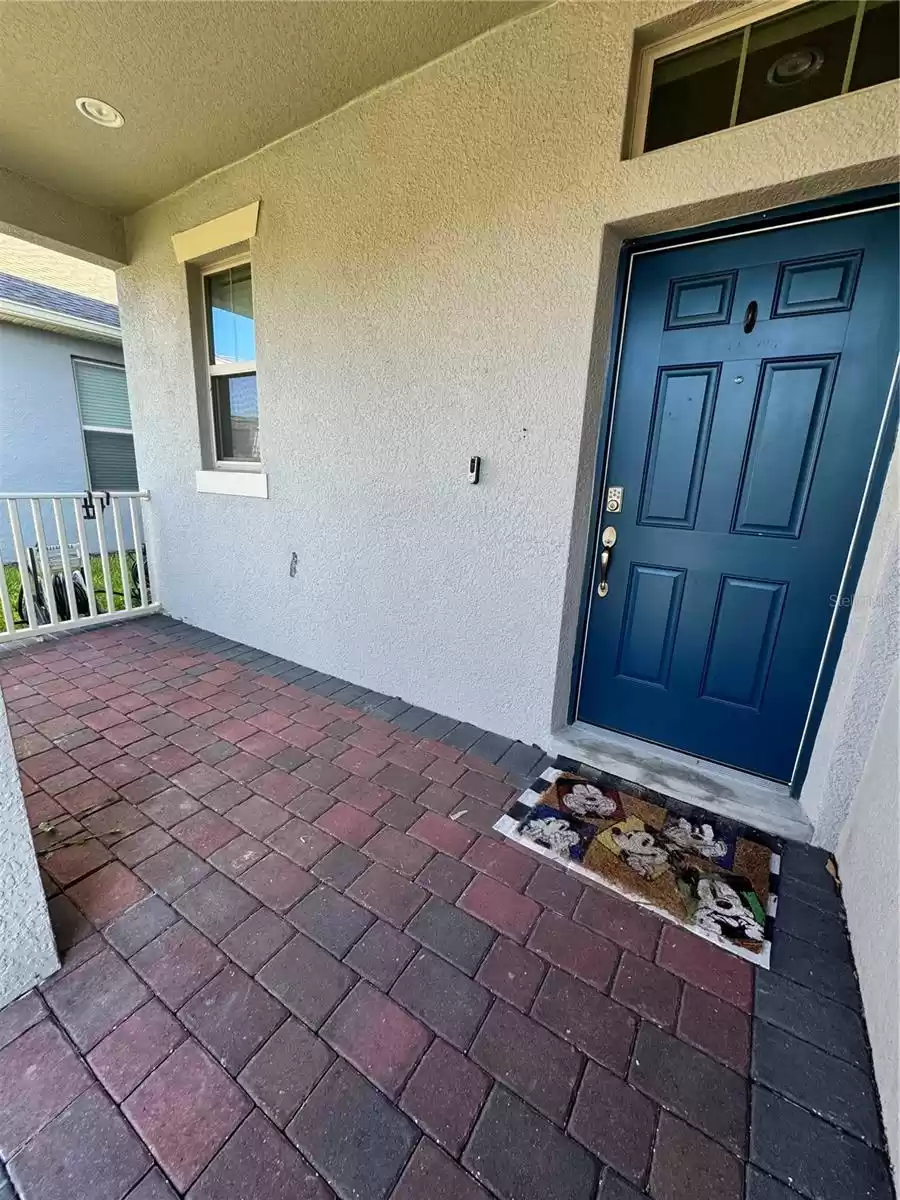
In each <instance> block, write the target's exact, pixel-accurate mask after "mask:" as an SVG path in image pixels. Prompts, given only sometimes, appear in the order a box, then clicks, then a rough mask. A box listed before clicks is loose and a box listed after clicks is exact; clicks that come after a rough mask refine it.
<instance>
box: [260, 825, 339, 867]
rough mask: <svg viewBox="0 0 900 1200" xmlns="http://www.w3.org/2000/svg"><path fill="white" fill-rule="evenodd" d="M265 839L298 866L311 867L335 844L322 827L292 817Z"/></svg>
mask: <svg viewBox="0 0 900 1200" xmlns="http://www.w3.org/2000/svg"><path fill="white" fill-rule="evenodd" d="M266 841H267V842H268V844H269V845H270V846H272V847H273V848H274V849H275V850H280V851H281V853H282V854H284V855H285V856H286V857H287V858H289V859H291V860H292V861H293V862H295V863H296V864H297V866H298V867H311V866H312V865H313V863H316V862H318V861H319V859H320V858H322V856H323V855H325V854H327V853H328V851H329V850H331V849H333V847H334V846H335V840H334V838H333V837H332V836H331V835H330V834H328V833H326V832H325V831H324V830H322V829H317V828H316V827H315V826H314V825H310V824H308V823H307V822H306V821H303V820H301V819H300V817H294V818H293V819H292V820H290V821H288V822H287V824H286V825H282V826H281V827H280V828H279V829H276V831H275V832H274V833H273V834H271V835H270V836H269V837H268V838H267V839H266Z"/></svg>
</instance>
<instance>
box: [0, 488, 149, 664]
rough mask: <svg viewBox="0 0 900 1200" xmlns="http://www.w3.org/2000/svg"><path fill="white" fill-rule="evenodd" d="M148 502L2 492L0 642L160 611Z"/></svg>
mask: <svg viewBox="0 0 900 1200" xmlns="http://www.w3.org/2000/svg"><path fill="white" fill-rule="evenodd" d="M148 500H149V493H148V492H87V493H82V492H36V493H34V494H29V493H23V492H0V612H2V629H0V643H3V642H9V641H14V640H17V639H20V638H25V637H34V635H35V634H36V633H52V632H57V631H60V630H63V629H75V628H80V627H82V626H87V625H104V624H106V623H108V622H110V621H117V620H121V619H122V618H123V617H128V616H138V615H139V614H141V613H148V612H158V611H159V604H158V603H157V601H156V600H155V599H154V597H155V596H156V586H155V581H154V579H153V577H152V574H151V566H150V563H149V560H148V555H147V549H146V539H145V536H144V522H143V511H142V509H143V505H144V504H145V503H146V502H147V501H148ZM110 543H112V544H113V548H112V550H110Z"/></svg>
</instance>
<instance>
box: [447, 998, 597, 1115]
mask: <svg viewBox="0 0 900 1200" xmlns="http://www.w3.org/2000/svg"><path fill="white" fill-rule="evenodd" d="M469 1054H470V1056H471V1057H472V1058H473V1059H474V1060H475V1062H477V1063H478V1064H479V1065H480V1066H482V1067H484V1068H485V1069H486V1070H487V1071H488V1072H490V1074H491V1075H493V1076H494V1077H495V1078H496V1079H499V1080H500V1082H501V1083H503V1084H505V1085H506V1087H508V1088H509V1089H510V1090H511V1091H513V1092H515V1093H516V1094H517V1095H518V1096H521V1097H522V1099H523V1100H527V1101H528V1103H529V1104H531V1105H533V1106H534V1107H535V1108H536V1109H537V1110H538V1112H542V1113H543V1114H544V1116H546V1117H549V1118H550V1120H551V1121H554V1122H555V1123H556V1124H558V1125H562V1124H564V1123H565V1119H566V1114H567V1113H568V1111H569V1104H570V1102H571V1099H572V1095H573V1093H574V1091H575V1086H576V1084H577V1083H578V1079H579V1077H580V1075H581V1068H582V1064H583V1061H584V1060H583V1059H582V1057H581V1055H580V1054H579V1053H578V1051H577V1050H575V1049H574V1048H573V1047H572V1046H571V1045H569V1044H568V1043H567V1042H564V1041H562V1040H561V1039H560V1038H558V1037H556V1036H555V1035H554V1034H552V1033H550V1032H549V1031H548V1030H547V1029H546V1028H544V1027H543V1026H541V1025H539V1024H538V1023H537V1022H536V1021H532V1020H531V1018H530V1017H526V1016H524V1015H523V1014H522V1013H520V1012H518V1011H517V1010H516V1009H514V1008H511V1007H510V1006H509V1005H507V1004H504V1003H503V1002H502V1001H498V1002H497V1003H496V1004H495V1005H494V1007H493V1008H492V1009H491V1011H490V1012H489V1013H488V1015H487V1018H486V1020H485V1022H484V1024H483V1025H482V1026H481V1029H480V1030H479V1031H478V1036H477V1037H476V1038H475V1041H474V1042H473V1043H472V1049H471V1050H470V1051H469Z"/></svg>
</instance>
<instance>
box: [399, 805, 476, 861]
mask: <svg viewBox="0 0 900 1200" xmlns="http://www.w3.org/2000/svg"><path fill="white" fill-rule="evenodd" d="M409 836H410V837H414V838H418V840H419V841H421V842H425V844H426V845H428V846H431V847H432V849H434V850H440V851H441V852H442V853H443V854H449V855H450V856H451V857H452V858H461V857H462V856H463V855H464V854H465V853H466V851H467V850H469V848H470V847H471V846H472V843H473V841H474V840H475V835H474V834H473V833H472V831H471V830H470V829H466V828H465V826H463V825H458V824H457V823H456V822H455V821H450V820H448V819H447V818H446V817H443V816H441V815H440V814H439V813H434V812H426V813H423V814H422V816H421V817H419V819H418V820H417V821H416V823H415V824H414V825H412V826H410V830H409ZM467 859H468V856H467ZM470 865H472V864H471V862H470Z"/></svg>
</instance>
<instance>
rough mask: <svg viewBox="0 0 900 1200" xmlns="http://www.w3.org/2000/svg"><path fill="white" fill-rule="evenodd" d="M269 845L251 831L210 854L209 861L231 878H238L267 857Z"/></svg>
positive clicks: (239, 835)
mask: <svg viewBox="0 0 900 1200" xmlns="http://www.w3.org/2000/svg"><path fill="white" fill-rule="evenodd" d="M268 853H269V847H268V846H264V845H263V843H262V842H258V841H257V840H256V838H254V837H251V836H250V834H249V833H241V834H238V836H237V837H236V838H234V839H233V840H232V841H230V842H228V844H227V845H225V846H223V847H222V848H221V850H217V851H216V852H215V853H214V854H211V855H210V856H209V862H210V864H211V865H212V866H214V867H215V868H216V869H217V870H219V871H222V872H223V873H224V874H225V875H228V876H229V877H230V878H231V879H236V878H237V877H238V876H239V875H240V874H241V872H242V871H246V870H247V868H248V867H252V866H253V864H254V863H257V862H259V861H260V859H262V858H265V857H266V855H267V854H268Z"/></svg>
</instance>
